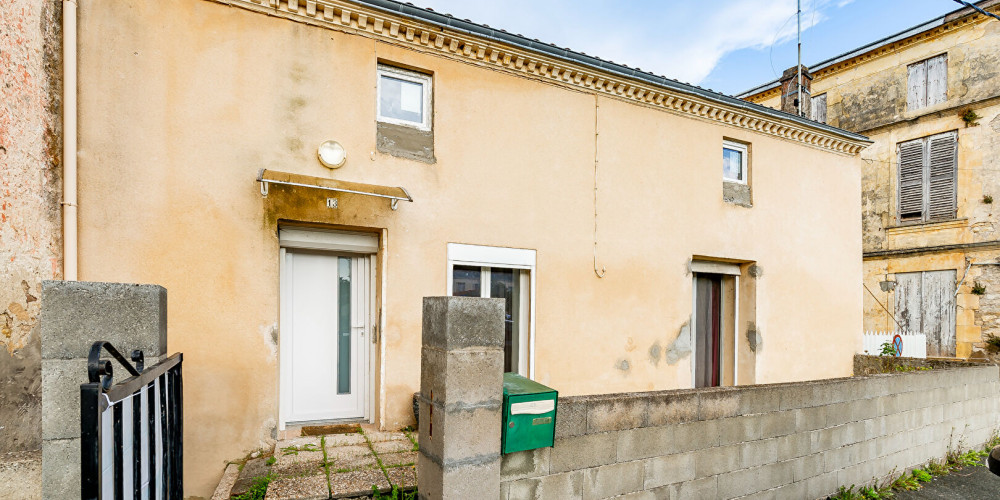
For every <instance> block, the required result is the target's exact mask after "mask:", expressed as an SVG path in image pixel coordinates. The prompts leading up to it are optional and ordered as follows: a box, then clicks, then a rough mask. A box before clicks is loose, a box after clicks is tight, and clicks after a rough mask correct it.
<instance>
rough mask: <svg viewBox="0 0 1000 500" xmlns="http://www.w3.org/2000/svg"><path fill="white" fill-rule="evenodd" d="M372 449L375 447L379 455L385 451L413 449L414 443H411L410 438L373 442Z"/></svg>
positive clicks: (398, 451)
mask: <svg viewBox="0 0 1000 500" xmlns="http://www.w3.org/2000/svg"><path fill="white" fill-rule="evenodd" d="M372 449H374V450H375V453H378V454H379V455H381V454H383V453H400V452H404V451H413V443H411V442H410V440H409V439H407V440H405V441H382V442H378V443H376V442H373V443H372Z"/></svg>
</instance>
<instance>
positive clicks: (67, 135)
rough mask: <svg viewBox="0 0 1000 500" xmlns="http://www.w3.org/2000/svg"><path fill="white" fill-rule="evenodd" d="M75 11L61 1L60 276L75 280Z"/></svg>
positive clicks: (69, 0) (72, 2)
mask: <svg viewBox="0 0 1000 500" xmlns="http://www.w3.org/2000/svg"><path fill="white" fill-rule="evenodd" d="M76 10H77V0H63V12H62V16H63V18H62V25H63V26H62V27H63V202H62V206H63V279H65V280H67V281H76V280H77V205H76V148H77V142H76V127H77V123H76V111H77V106H76V90H77V89H76V85H77V83H76V76H77V70H76Z"/></svg>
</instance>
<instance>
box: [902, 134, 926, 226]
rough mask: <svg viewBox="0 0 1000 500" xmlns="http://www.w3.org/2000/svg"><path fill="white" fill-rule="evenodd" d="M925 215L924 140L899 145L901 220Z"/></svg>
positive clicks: (920, 217)
mask: <svg viewBox="0 0 1000 500" xmlns="http://www.w3.org/2000/svg"><path fill="white" fill-rule="evenodd" d="M923 215H924V141H923V139H917V140H915V141H910V142H904V143H902V144H900V145H899V220H900V221H907V220H918V219H922V218H923Z"/></svg>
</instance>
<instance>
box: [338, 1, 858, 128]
mask: <svg viewBox="0 0 1000 500" xmlns="http://www.w3.org/2000/svg"><path fill="white" fill-rule="evenodd" d="M352 1H354V2H356V3H359V4H362V5H366V6H368V7H371V8H374V9H377V10H381V11H384V12H388V13H391V14H396V15H400V16H403V17H407V18H410V19H415V20H418V21H421V22H425V23H428V24H432V25H435V26H438V27H441V28H448V29H450V30H453V31H456V32H460V33H466V34H469V35H473V36H476V37H480V38H486V39H489V40H494V41H498V42H503V43H506V44H508V45H512V46H515V47H518V48H521V49H526V50H531V51H534V52H538V53H541V54H544V55H546V56H548V57H551V58H553V59H559V60H562V61H566V62H570V63H574V64H580V65H583V66H588V67H590V68H593V69H596V70H600V71H604V72H607V73H612V74H615V75H618V76H622V77H627V78H633V79H636V80H639V81H642V82H644V83H647V84H650V85H653V86H656V87H660V88H664V89H668V90H672V91H675V92H682V93H685V94H689V95H695V96H698V97H701V98H704V99H706V100H709V101H712V102H715V103H718V104H723V105H726V106H729V107H734V108H740V109H744V110H747V111H752V112H755V113H759V114H762V115H767V116H769V117H772V118H776V119H780V120H786V121H790V122H796V123H798V124H801V125H805V126H808V127H812V128H816V129H820V130H823V131H825V132H829V133H831V134H835V135H838V136H841V137H843V138H846V139H851V140H859V141H866V142H870V141H869V140H868V138H867V137H865V136H863V135H860V134H856V133H854V132H849V131H847V130H843V129H840V128H837V127H832V126H830V125H827V124H825V123H820V122H816V121H813V120H810V119H808V118H804V117H800V116H798V115H795V114H791V113H785V112H783V111H779V110H776V109H773V108H769V107H767V106H761V105H759V104H754V103H750V102H747V101H744V100H742V99H738V98H736V97H732V96H728V95H725V94H721V93H719V92H715V91H713V90H709V89H704V88H702V87H699V86H697V85H692V84H690V83H684V82H680V81H678V80H673V79H670V78H667V77H664V76H660V75H655V74H653V73H649V72H646V71H642V70H641V69H639V68H630V67H628V66H626V65H624V64H618V63H614V62H611V61H606V60H604V59H601V58H599V57H594V56H589V55H587V54H584V53H582V52H574V51H573V50H570V49H567V48H561V47H557V46H555V45H552V44H550V43H545V42H540V41H538V40H536V39H535V40H533V39H530V38H528V37H525V36H523V35H517V34H513V33H508V32H506V31H504V30H501V29H495V28H491V27H489V26H486V25H483V24H477V23H474V22H472V21H469V20H468V19H458V18H456V17H454V16H451V15H449V14H441V13H439V12H435V11H434V10H431V9H425V8H422V7H416V6H414V5H413V4H411V3H402V2H397V1H395V0H352Z"/></svg>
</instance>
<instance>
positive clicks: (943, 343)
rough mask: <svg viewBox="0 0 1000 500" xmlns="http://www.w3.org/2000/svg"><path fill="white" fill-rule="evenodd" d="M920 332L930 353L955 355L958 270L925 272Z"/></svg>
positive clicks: (922, 283) (921, 297)
mask: <svg viewBox="0 0 1000 500" xmlns="http://www.w3.org/2000/svg"><path fill="white" fill-rule="evenodd" d="M920 309H921V311H920V333H923V334H924V335H927V355H928V356H940V357H953V356H955V271H954V270H951V271H924V272H923V273H921V280H920Z"/></svg>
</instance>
